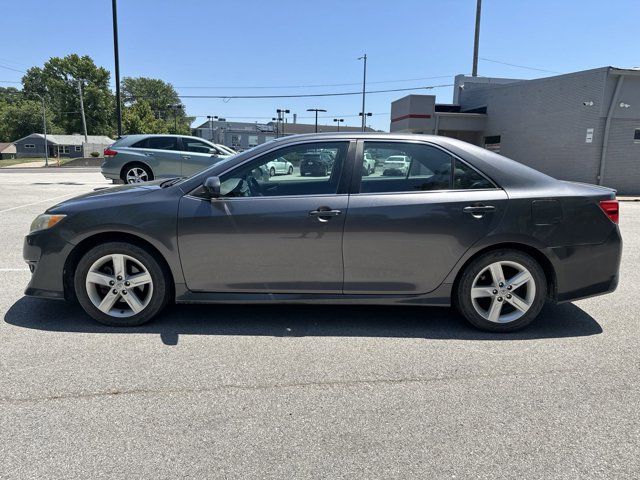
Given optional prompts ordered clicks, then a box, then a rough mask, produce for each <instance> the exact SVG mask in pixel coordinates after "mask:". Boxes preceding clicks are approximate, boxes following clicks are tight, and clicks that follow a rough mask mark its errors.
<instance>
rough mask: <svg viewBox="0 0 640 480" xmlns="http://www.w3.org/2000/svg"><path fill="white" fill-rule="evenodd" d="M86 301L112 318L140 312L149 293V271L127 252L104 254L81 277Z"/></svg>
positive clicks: (151, 281) (150, 285)
mask: <svg viewBox="0 0 640 480" xmlns="http://www.w3.org/2000/svg"><path fill="white" fill-rule="evenodd" d="M85 288H86V291H87V295H88V297H89V300H90V301H91V303H93V305H94V306H95V307H96V308H97V309H98V310H100V311H101V312H103V313H105V314H107V315H109V316H112V317H119V318H124V317H132V316H134V315H136V314H137V313H140V312H141V311H143V310H144V309H145V308H146V307H147V306H148V305H149V303H150V302H151V298H152V296H153V280H152V278H151V274H150V273H149V270H148V269H147V268H146V267H145V266H144V265H143V264H142V263H141V262H140V261H139V260H136V259H135V258H133V257H131V256H129V255H123V254H119V253H118V254H112V255H105V256H103V257H101V258H99V259H98V260H96V261H95V262H94V263H93V264H92V265H91V267H90V268H89V271H88V272H87V276H86V279H85Z"/></svg>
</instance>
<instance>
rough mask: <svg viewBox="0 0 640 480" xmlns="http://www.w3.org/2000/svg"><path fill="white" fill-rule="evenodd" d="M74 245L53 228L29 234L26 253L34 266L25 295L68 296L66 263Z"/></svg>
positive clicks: (62, 298) (24, 248)
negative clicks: (65, 277)
mask: <svg viewBox="0 0 640 480" xmlns="http://www.w3.org/2000/svg"><path fill="white" fill-rule="evenodd" d="M54 228H55V227H54ZM73 248H74V245H72V244H71V243H69V242H67V241H65V240H63V239H62V238H60V237H59V236H58V235H56V234H55V232H54V231H51V230H41V231H38V232H33V233H30V234H29V235H27V236H26V237H25V239H24V244H23V249H22V256H23V258H24V260H25V261H26V262H27V264H28V265H29V269H30V270H31V280H30V281H29V284H28V285H27V288H26V290H25V292H24V293H25V295H28V296H31V297H42V298H53V299H57V300H64V298H65V291H64V266H65V263H66V261H67V258H68V257H69V254H70V253H71V251H72V250H73Z"/></svg>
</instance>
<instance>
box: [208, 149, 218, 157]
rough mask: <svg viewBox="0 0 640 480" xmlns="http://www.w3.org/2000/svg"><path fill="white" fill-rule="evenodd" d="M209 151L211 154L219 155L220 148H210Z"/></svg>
mask: <svg viewBox="0 0 640 480" xmlns="http://www.w3.org/2000/svg"><path fill="white" fill-rule="evenodd" d="M209 153H210V154H211V155H218V150H216V149H215V148H210V149H209Z"/></svg>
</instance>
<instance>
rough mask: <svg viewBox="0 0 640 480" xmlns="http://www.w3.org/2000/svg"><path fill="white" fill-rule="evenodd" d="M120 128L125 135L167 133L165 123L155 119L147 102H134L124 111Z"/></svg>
mask: <svg viewBox="0 0 640 480" xmlns="http://www.w3.org/2000/svg"><path fill="white" fill-rule="evenodd" d="M122 128H123V130H124V131H125V132H126V133H169V129H168V128H167V123H166V122H165V121H163V120H162V119H158V118H156V117H155V115H154V114H153V110H152V109H151V105H150V104H149V102H147V101H138V102H135V103H134V104H133V105H132V106H130V107H126V108H125V109H124V111H123V112H122Z"/></svg>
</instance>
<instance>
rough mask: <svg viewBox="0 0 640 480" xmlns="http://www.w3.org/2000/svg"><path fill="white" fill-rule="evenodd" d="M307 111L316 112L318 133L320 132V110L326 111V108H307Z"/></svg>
mask: <svg viewBox="0 0 640 480" xmlns="http://www.w3.org/2000/svg"><path fill="white" fill-rule="evenodd" d="M307 112H316V130H315V131H316V133H318V112H326V110H325V109H324V108H307Z"/></svg>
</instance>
